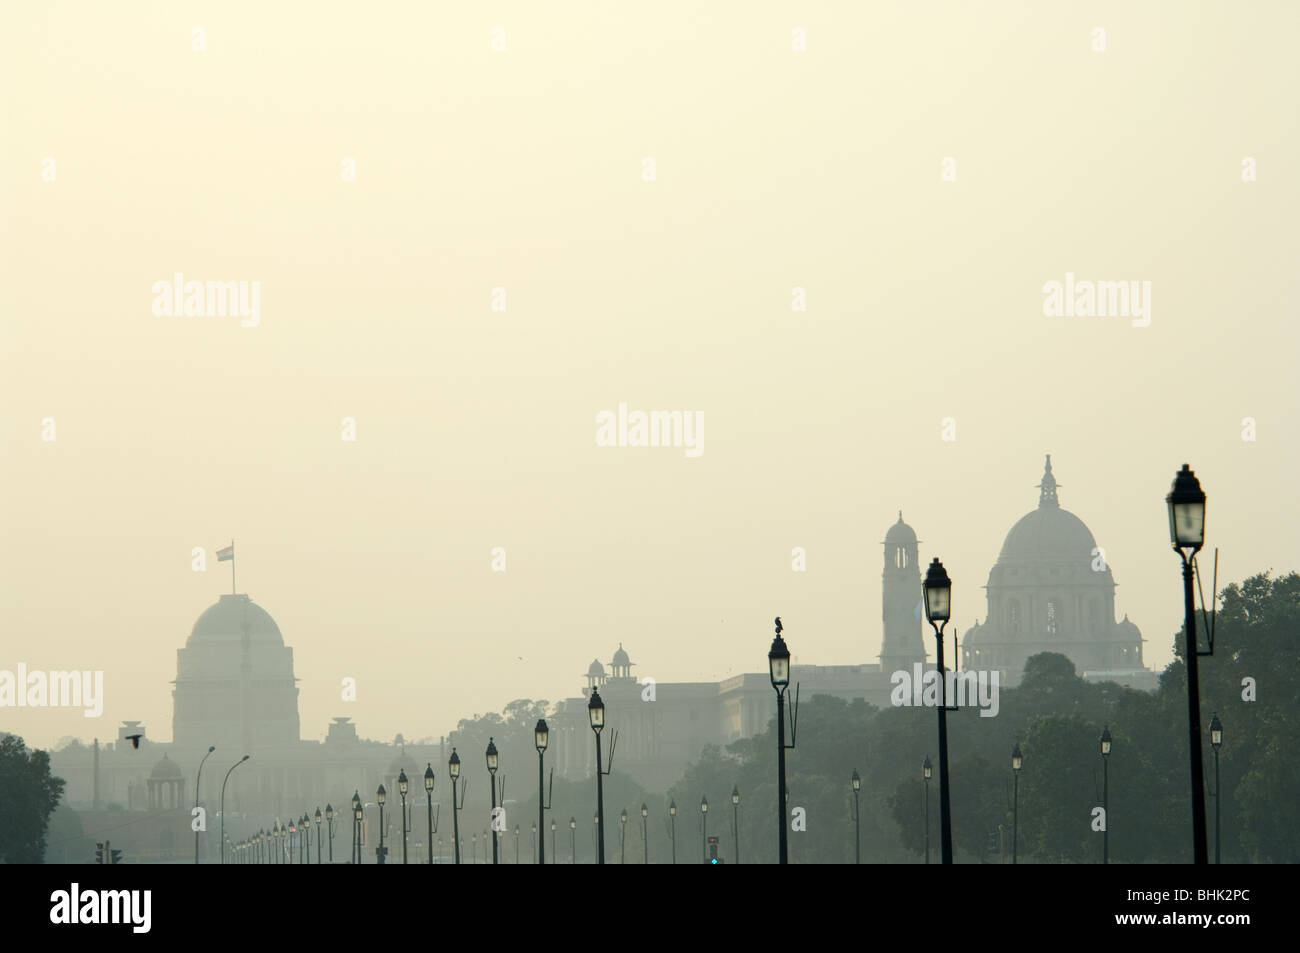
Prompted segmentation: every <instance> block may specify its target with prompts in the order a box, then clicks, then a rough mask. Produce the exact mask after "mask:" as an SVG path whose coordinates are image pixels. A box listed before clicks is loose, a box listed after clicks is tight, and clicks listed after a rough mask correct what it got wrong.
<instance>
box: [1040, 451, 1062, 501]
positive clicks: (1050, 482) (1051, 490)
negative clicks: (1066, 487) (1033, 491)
mask: <svg viewBox="0 0 1300 953" xmlns="http://www.w3.org/2000/svg"><path fill="white" fill-rule="evenodd" d="M1056 487H1057V483H1056V477H1054V476H1052V455H1051V454H1050V453H1049V454H1048V455H1047V462H1046V463H1045V464H1043V482H1042V483H1040V484H1038V488H1039V489H1038V505H1039V507H1040V508H1041V507H1044V506H1060V505H1061V503H1060V501H1059V500H1058V499H1057V498H1056Z"/></svg>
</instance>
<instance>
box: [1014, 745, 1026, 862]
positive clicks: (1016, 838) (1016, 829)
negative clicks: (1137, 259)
mask: <svg viewBox="0 0 1300 953" xmlns="http://www.w3.org/2000/svg"><path fill="white" fill-rule="evenodd" d="M1023 763H1024V758H1023V757H1022V756H1021V754H1020V744H1019V743H1017V744H1016V746H1015V747H1014V748H1012V749H1011V778H1012V790H1013V791H1014V793H1013V794H1012V797H1011V863H1013V864H1014V863H1016V859H1017V856H1018V853H1019V846H1020V768H1021V765H1022V764H1023Z"/></svg>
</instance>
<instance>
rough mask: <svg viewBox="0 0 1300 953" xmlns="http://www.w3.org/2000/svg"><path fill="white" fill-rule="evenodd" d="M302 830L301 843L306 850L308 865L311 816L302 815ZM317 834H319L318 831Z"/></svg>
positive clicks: (309, 861) (309, 859)
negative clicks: (302, 842)
mask: <svg viewBox="0 0 1300 953" xmlns="http://www.w3.org/2000/svg"><path fill="white" fill-rule="evenodd" d="M302 830H303V841H304V843H305V846H306V848H307V863H309V864H310V863H311V815H310V814H304V815H303V816H302ZM317 833H319V831H318V832H317ZM318 843H319V841H318Z"/></svg>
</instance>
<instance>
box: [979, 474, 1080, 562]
mask: <svg viewBox="0 0 1300 953" xmlns="http://www.w3.org/2000/svg"><path fill="white" fill-rule="evenodd" d="M1056 487H1057V484H1056V479H1055V477H1053V476H1052V457H1051V455H1050V454H1049V455H1048V457H1047V464H1046V466H1045V467H1044V470H1043V482H1042V483H1040V484H1039V489H1040V492H1039V497H1038V509H1036V510H1033V511H1032V512H1029V513H1026V514H1025V515H1024V516H1022V517H1021V518H1020V519H1019V520H1018V521H1017V522H1016V525H1015V526H1012V527H1011V532H1009V533H1007V538H1006V540H1005V541H1003V543H1002V552H1001V554H1000V555H999V556H998V562H999V563H1007V562H1029V563H1036V564H1037V563H1052V562H1055V563H1061V562H1066V563H1079V562H1085V563H1086V562H1090V561H1091V560H1092V557H1093V549H1094V548H1096V546H1097V542H1096V540H1094V539H1093V537H1092V531H1091V530H1089V529H1088V527H1087V526H1085V525H1084V522H1083V520H1081V519H1079V517H1077V516H1075V515H1074V514H1073V513H1071V512H1070V511H1069V510H1063V509H1061V504H1060V502H1059V501H1058V500H1057V498H1056Z"/></svg>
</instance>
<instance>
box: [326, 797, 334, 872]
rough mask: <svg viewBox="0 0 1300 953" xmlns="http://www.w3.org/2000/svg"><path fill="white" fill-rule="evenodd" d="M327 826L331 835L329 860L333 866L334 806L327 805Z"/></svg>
mask: <svg viewBox="0 0 1300 953" xmlns="http://www.w3.org/2000/svg"><path fill="white" fill-rule="evenodd" d="M325 826H326V827H327V828H329V834H330V844H329V847H330V850H329V858H330V863H331V864H332V863H334V805H333V804H326V805H325Z"/></svg>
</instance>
